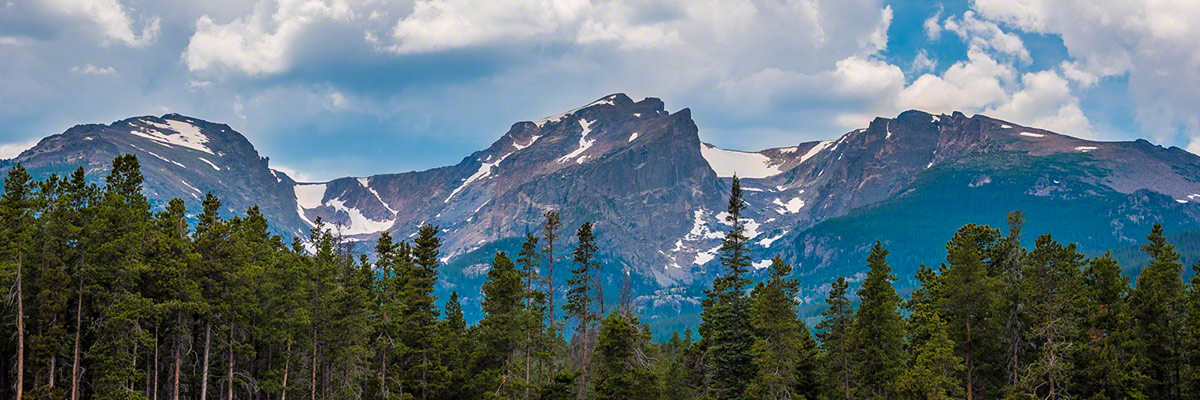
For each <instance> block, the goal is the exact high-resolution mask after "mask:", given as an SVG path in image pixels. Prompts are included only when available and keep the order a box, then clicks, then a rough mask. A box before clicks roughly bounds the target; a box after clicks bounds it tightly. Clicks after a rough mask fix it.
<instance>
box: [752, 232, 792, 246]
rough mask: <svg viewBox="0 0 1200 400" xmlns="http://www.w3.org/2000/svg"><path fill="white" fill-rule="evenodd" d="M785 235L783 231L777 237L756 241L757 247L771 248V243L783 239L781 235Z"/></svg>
mask: <svg viewBox="0 0 1200 400" xmlns="http://www.w3.org/2000/svg"><path fill="white" fill-rule="evenodd" d="M787 233H788V231H787V230H784V231H783V232H779V234H778V235H775V236H771V237H765V238H762V239H760V240H759V241H758V245H759V246H762V247H768V248H769V247H771V243H775V241H776V240H779V239H781V238H783V235H786V234H787Z"/></svg>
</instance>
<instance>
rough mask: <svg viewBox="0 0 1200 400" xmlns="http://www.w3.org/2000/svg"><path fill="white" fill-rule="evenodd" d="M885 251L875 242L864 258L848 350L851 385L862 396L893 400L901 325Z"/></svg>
mask: <svg viewBox="0 0 1200 400" xmlns="http://www.w3.org/2000/svg"><path fill="white" fill-rule="evenodd" d="M887 255H888V251H887V250H884V249H883V245H882V244H881V243H880V242H875V247H874V248H873V249H871V254H870V255H869V256H867V268H868V270H867V278H866V280H865V281H863V286H862V289H859V290H858V298H859V301H860V303H859V307H858V313H857V315H855V317H854V327H853V328H852V332H851V342H852V344H851V346H852V348H853V351H854V357H855V359H856V360H857V365H856V367H857V369H856V370H855V377H856V379H855V381H856V383H857V384H858V385H859V386H860V387H861V388H862V393H863V394H864V395H865V396H869V397H874V398H889V397H893V395H892V393H893V392H894V387H893V384H894V383H895V381H896V379H897V378H899V377H900V374H901V372H903V369H904V360H905V359H906V356H905V354H904V321H903V319H902V318H901V317H900V310H899V308H900V296H899V295H897V294H896V290H895V288H894V287H892V281H893V280H895V279H896V277H895V276H894V275H892V268H891V267H890V266H888V264H887Z"/></svg>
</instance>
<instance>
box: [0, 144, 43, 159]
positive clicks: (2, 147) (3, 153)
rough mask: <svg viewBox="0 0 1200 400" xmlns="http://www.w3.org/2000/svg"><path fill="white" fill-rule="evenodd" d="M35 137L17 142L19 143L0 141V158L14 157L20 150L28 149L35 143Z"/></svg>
mask: <svg viewBox="0 0 1200 400" xmlns="http://www.w3.org/2000/svg"><path fill="white" fill-rule="evenodd" d="M37 142H38V141H37V139H34V140H30V141H26V142H19V143H0V160H7V159H10V158H14V157H16V156H18V155H20V154H21V152H22V151H25V150H29V149H30V148H32V147H33V146H34V145H37Z"/></svg>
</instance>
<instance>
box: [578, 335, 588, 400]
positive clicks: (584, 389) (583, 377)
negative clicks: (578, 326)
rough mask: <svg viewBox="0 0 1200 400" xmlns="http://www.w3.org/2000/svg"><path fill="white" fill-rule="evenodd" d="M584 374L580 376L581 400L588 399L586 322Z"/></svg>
mask: <svg viewBox="0 0 1200 400" xmlns="http://www.w3.org/2000/svg"><path fill="white" fill-rule="evenodd" d="M582 364H583V373H582V375H580V383H579V400H586V399H587V371H588V326H587V323H586V321H585V322H584V326H583V363H582Z"/></svg>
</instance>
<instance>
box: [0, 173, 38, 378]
mask: <svg viewBox="0 0 1200 400" xmlns="http://www.w3.org/2000/svg"><path fill="white" fill-rule="evenodd" d="M34 186H35V185H34V184H33V182H32V178H31V177H30V176H29V173H27V172H26V171H25V167H23V166H21V164H17V165H16V166H15V167H13V168H12V169H10V170H9V171H8V176H7V177H5V178H4V194H3V195H0V266H3V269H2V270H0V271H3V275H4V276H3V278H4V282H5V283H9V282H11V283H12V284H11V286H10V285H5V287H9V288H12V289H11V292H10V293H8V297H9V298H11V299H12V302H13V308H14V310H13V314H12V318H13V319H15V320H16V323H15V324H13V325H15V328H16V336H17V343H16V352H15V353H16V393H15V398H16V399H18V400H19V399H22V398H23V396H24V390H25V347H26V344H25V338H26V336H27V335H28V332H26V325H25V319H26V314H25V302H26V298H25V292H24V290H23V288H24V285H26V283H25V280H26V279H25V275H26V272H25V269H26V262H25V260H26V259H25V258H26V256H27V255H28V254H29V253H30V250H31V247H32V246H31V245H32V243H31V237H30V236H31V231H32V229H33V224H34V219H33V217H34V211H35V210H34V205H35V204H34V196H36V193H35V190H36V189H35V187H34Z"/></svg>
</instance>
